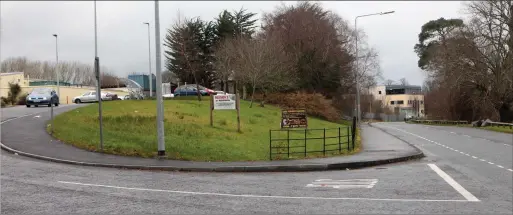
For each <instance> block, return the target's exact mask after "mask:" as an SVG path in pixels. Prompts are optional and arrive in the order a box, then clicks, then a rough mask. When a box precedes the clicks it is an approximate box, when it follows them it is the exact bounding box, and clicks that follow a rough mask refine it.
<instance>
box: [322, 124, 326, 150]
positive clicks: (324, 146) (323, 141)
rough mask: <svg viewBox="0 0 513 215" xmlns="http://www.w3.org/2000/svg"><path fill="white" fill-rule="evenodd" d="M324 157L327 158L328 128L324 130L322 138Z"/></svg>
mask: <svg viewBox="0 0 513 215" xmlns="http://www.w3.org/2000/svg"><path fill="white" fill-rule="evenodd" d="M322 155H323V156H326V128H324V134H323V136H322Z"/></svg>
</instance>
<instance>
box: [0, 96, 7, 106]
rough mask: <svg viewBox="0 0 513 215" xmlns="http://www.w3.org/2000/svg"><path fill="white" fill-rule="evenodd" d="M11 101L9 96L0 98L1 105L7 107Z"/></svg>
mask: <svg viewBox="0 0 513 215" xmlns="http://www.w3.org/2000/svg"><path fill="white" fill-rule="evenodd" d="M8 103H9V102H8V101H7V98H5V97H3V96H2V98H1V99H0V104H1V107H5V106H6V105H7V104H8Z"/></svg>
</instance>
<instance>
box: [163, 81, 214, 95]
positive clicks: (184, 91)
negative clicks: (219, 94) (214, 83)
mask: <svg viewBox="0 0 513 215" xmlns="http://www.w3.org/2000/svg"><path fill="white" fill-rule="evenodd" d="M199 91H200V93H201V95H202V96H207V95H211V94H213V93H214V91H213V90H211V89H208V88H205V87H203V86H201V85H199ZM173 94H174V95H175V97H176V96H196V95H198V91H197V90H196V85H195V84H191V85H182V86H179V87H177V88H176V89H175V92H174V93H173Z"/></svg>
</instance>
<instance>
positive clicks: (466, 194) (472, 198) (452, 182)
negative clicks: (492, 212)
mask: <svg viewBox="0 0 513 215" xmlns="http://www.w3.org/2000/svg"><path fill="white" fill-rule="evenodd" d="M428 166H429V167H431V169H432V170H433V171H435V172H436V173H437V174H438V175H439V176H440V177H442V178H443V179H444V180H445V181H446V182H447V183H448V184H449V185H451V186H452V187H453V188H454V189H455V190H456V191H458V192H459V193H460V194H461V195H462V196H463V197H465V199H467V200H468V201H470V202H479V201H480V200H479V199H477V198H476V197H475V196H474V195H472V193H470V192H468V191H467V190H466V189H465V188H463V187H462V186H461V185H460V184H458V182H456V181H455V180H454V179H452V177H451V176H449V175H447V173H445V172H444V171H443V170H441V169H440V168H438V166H436V165H435V164H432V163H430V164H428Z"/></svg>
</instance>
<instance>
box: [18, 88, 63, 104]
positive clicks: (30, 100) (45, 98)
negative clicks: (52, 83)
mask: <svg viewBox="0 0 513 215" xmlns="http://www.w3.org/2000/svg"><path fill="white" fill-rule="evenodd" d="M25 99H26V100H25V102H26V103H25V105H26V106H27V107H30V106H31V105H34V106H35V107H37V106H39V105H48V107H51V106H52V105H55V106H59V95H57V93H56V92H55V91H54V90H53V89H51V88H34V89H33V90H32V92H30V93H29V94H28V95H27V97H26V98H25Z"/></svg>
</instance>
